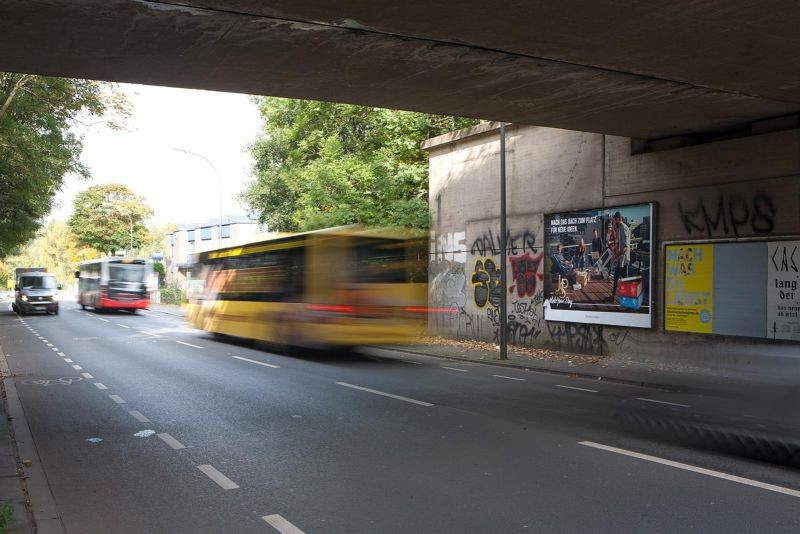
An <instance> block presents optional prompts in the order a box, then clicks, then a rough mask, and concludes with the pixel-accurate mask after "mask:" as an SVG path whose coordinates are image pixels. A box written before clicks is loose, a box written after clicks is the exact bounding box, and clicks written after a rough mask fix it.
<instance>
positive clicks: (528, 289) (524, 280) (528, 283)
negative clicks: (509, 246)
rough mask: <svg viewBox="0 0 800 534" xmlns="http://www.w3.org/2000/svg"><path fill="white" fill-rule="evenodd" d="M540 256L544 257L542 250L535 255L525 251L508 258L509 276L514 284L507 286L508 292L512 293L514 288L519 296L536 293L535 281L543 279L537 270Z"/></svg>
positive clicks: (528, 295)
mask: <svg viewBox="0 0 800 534" xmlns="http://www.w3.org/2000/svg"><path fill="white" fill-rule="evenodd" d="M542 257H544V253H543V252H540V253H539V254H538V255H537V256H535V257H534V256H531V255H530V254H529V253H527V252H526V253H525V254H523V255H521V256H513V257H511V258H508V261H509V262H510V263H511V277H512V279H513V280H514V284H515V285H512V286H510V287H509V288H508V292H509V293H513V292H514V289H516V290H517V295H519V296H520V297H532V296H533V295H534V294H535V293H536V284H537V281H538V280H543V279H544V275H543V274H542V273H540V272H539V267H540V266H541V264H542Z"/></svg>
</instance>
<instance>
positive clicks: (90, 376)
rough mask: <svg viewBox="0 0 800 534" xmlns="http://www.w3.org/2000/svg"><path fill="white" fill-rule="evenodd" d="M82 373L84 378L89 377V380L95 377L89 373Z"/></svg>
mask: <svg viewBox="0 0 800 534" xmlns="http://www.w3.org/2000/svg"><path fill="white" fill-rule="evenodd" d="M81 374H82V375H83V378H87V379H89V380H91V379H92V378H94V377H93V376H92V375H90V374H89V373H81Z"/></svg>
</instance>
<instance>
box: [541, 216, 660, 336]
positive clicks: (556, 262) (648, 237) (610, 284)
mask: <svg viewBox="0 0 800 534" xmlns="http://www.w3.org/2000/svg"><path fill="white" fill-rule="evenodd" d="M653 221H654V219H653V204H652V203H648V204H634V205H628V206H616V207H611V208H596V209H587V210H581V211H572V212H566V213H553V214H547V215H545V216H544V234H545V267H544V271H545V280H544V291H545V302H544V318H545V319H546V320H548V321H568V322H574V323H593V324H607V325H616V326H632V327H639V328H650V327H651V326H652V311H651V310H652V303H651V294H650V288H651V287H652V282H653V280H652V270H651V268H650V267H651V265H652V263H653V261H652V260H653V257H652V250H653V247H652V245H653Z"/></svg>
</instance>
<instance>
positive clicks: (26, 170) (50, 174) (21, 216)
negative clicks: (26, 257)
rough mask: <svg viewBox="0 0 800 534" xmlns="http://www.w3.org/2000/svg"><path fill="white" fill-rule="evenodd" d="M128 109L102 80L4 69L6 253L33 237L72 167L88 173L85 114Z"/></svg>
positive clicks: (1, 133)
mask: <svg viewBox="0 0 800 534" xmlns="http://www.w3.org/2000/svg"><path fill="white" fill-rule="evenodd" d="M109 110H115V111H117V112H118V113H119V114H120V115H121V116H124V115H125V114H126V113H127V109H126V102H125V100H124V98H122V97H121V96H120V95H119V94H117V93H115V92H114V91H113V86H111V85H109V84H105V83H101V82H93V81H87V80H73V79H66V78H48V77H43V76H33V75H28V74H13V73H4V72H0V258H2V257H5V256H6V255H8V254H10V253H11V252H13V250H14V249H15V247H17V246H18V245H20V244H22V243H24V242H25V241H27V240H28V239H30V238H31V237H33V235H34V233H35V232H36V230H37V228H39V225H40V222H41V220H42V218H43V217H44V216H45V215H47V214H48V213H49V212H50V209H51V207H52V203H53V197H54V195H55V193H56V192H57V191H58V189H59V188H60V187H61V184H62V181H63V178H64V176H65V175H67V174H69V173H74V174H77V175H80V176H87V175H88V171H87V170H86V168H85V167H84V166H83V165H82V164H81V162H80V154H81V149H82V146H81V140H80V139H79V138H78V137H77V136H76V135H75V133H74V132H73V131H72V130H71V129H70V128H71V127H72V126H74V125H75V124H76V123H77V122H78V121H79V120H80V119H81V118H84V119H85V118H88V117H92V116H95V117H99V116H103V115H104V114H105V113H106V111H109Z"/></svg>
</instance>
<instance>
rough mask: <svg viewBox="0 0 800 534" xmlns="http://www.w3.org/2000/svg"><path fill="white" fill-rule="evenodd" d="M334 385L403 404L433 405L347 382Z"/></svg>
mask: <svg viewBox="0 0 800 534" xmlns="http://www.w3.org/2000/svg"><path fill="white" fill-rule="evenodd" d="M336 384H337V385H339V386H344V387H346V388H352V389H357V390H359V391H366V392H367V393H372V394H374V395H381V396H382V397H389V398H390V399H396V400H401V401H404V402H410V403H412V404H418V405H420V406H433V404H431V403H429V402H424V401H420V400H416V399H410V398H408V397H403V396H400V395H394V394H393V393H386V392H385V391H378V390H377V389H370V388H365V387H362V386H356V385H354V384H348V383H347V382H336Z"/></svg>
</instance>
